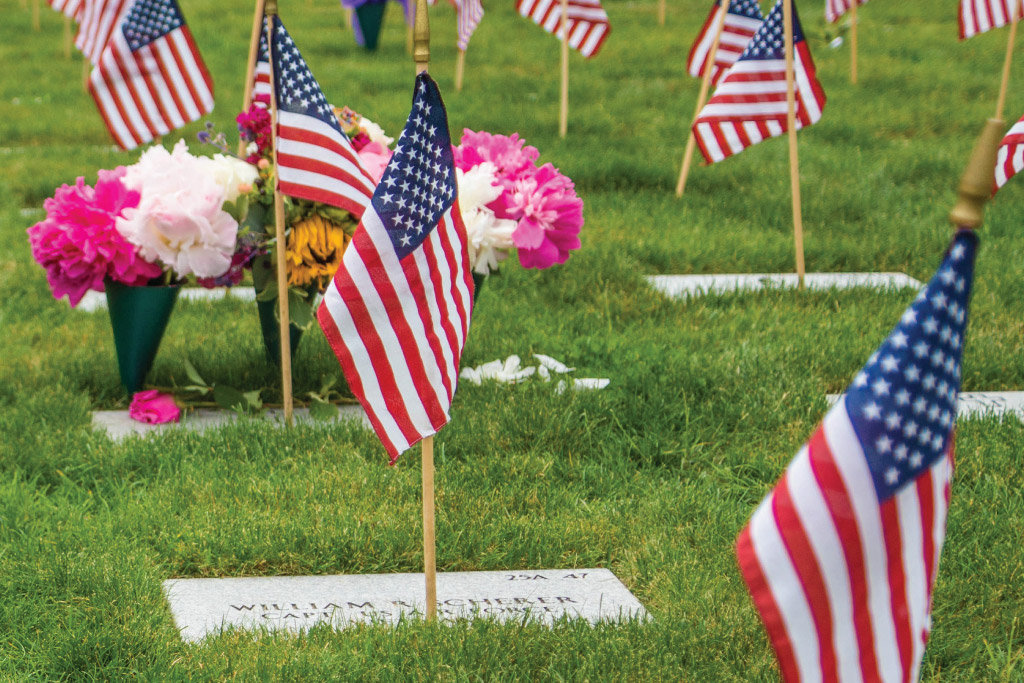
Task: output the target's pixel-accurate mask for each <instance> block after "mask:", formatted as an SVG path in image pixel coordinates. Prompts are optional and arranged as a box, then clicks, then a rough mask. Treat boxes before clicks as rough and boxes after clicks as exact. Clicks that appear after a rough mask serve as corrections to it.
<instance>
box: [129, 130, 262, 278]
mask: <svg viewBox="0 0 1024 683" xmlns="http://www.w3.org/2000/svg"><path fill="white" fill-rule="evenodd" d="M246 165H248V164H246ZM225 169H228V170H227V171H226V172H225ZM218 173H219V175H218ZM241 173H242V171H241V169H239V168H237V167H236V166H234V165H233V164H232V165H230V166H229V165H227V164H219V163H218V162H215V161H214V160H211V159H207V158H205V157H195V156H192V155H191V154H189V153H188V148H187V147H186V145H185V141H184V140H181V141H179V142H178V143H177V144H176V145H175V146H174V149H173V150H171V152H168V151H167V150H165V149H164V148H163V147H160V146H155V147H152V148H150V149H148V150H146V152H144V153H143V154H142V156H141V157H140V158H139V161H138V163H136V164H135V165H133V166H129V167H128V169H127V171H126V172H125V176H124V178H123V182H124V184H125V185H126V186H128V187H129V188H131V189H133V190H138V192H139V194H140V198H139V205H138V207H135V208H132V209H125V210H124V214H123V217H122V218H118V220H117V230H118V232H120V233H121V234H122V235H123V236H124V237H125V239H127V240H128V241H129V242H131V243H132V244H135V245H136V246H138V247H139V253H140V254H141V256H142V257H143V258H144V259H146V260H148V261H156V260H159V261H161V262H163V263H164V264H166V265H168V266H170V267H171V268H172V269H174V271H175V272H176V273H177V274H178V276H179V277H185V276H187V275H192V274H194V275H196V276H197V277H217V276H219V275H222V274H224V272H225V271H227V269H228V268H229V267H230V265H231V256H232V254H233V253H234V250H235V240H236V237H237V235H238V223H237V222H236V221H235V219H234V218H232V217H231V216H230V214H228V213H227V212H225V211H223V210H221V206H222V205H223V204H224V201H225V199H226V197H227V189H226V188H225V186H224V184H230V183H231V182H232V180H233V179H234V178H235V177H236V174H241ZM235 196H237V194H236V195H235Z"/></svg>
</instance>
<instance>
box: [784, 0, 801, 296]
mask: <svg viewBox="0 0 1024 683" xmlns="http://www.w3.org/2000/svg"><path fill="white" fill-rule="evenodd" d="M782 14H783V24H784V25H785V31H786V104H787V108H788V112H787V116H786V126H787V130H788V133H789V184H790V187H791V189H792V192H793V241H794V243H795V247H796V276H797V287H798V288H799V289H803V288H804V220H803V216H802V215H801V208H800V162H799V159H798V157H797V145H796V90H795V87H794V86H795V84H794V80H795V79H794V74H793V71H794V65H793V0H785V2H783V3H782Z"/></svg>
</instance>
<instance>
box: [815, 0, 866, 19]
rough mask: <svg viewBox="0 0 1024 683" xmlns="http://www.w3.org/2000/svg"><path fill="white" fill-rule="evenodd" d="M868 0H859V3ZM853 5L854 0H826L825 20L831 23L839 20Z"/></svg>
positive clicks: (861, 3)
mask: <svg viewBox="0 0 1024 683" xmlns="http://www.w3.org/2000/svg"><path fill="white" fill-rule="evenodd" d="M867 1H868V0H857V4H858V5H863V4H864V3H865V2H867ZM851 7H853V0H825V21H827V22H829V23H830V24H832V23H835V22H837V21H839V18H840V17H841V16H843V15H844V14H846V13H847V12H849V11H850V8H851Z"/></svg>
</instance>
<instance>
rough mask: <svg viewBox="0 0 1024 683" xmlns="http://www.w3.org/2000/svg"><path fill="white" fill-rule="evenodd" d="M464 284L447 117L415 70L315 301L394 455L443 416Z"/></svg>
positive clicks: (463, 329) (465, 317)
mask: <svg viewBox="0 0 1024 683" xmlns="http://www.w3.org/2000/svg"><path fill="white" fill-rule="evenodd" d="M472 292H473V279H472V275H471V273H470V269H469V252H468V246H467V239H466V229H465V227H464V226H463V224H462V217H461V215H460V214H459V208H458V204H457V203H456V186H455V168H454V163H453V156H452V145H451V138H450V137H449V133H448V116H447V114H446V113H445V110H444V104H443V103H442V102H441V94H440V93H439V92H438V89H437V84H436V83H434V81H433V80H431V78H430V77H429V76H428V75H427V74H425V73H422V74H420V75H419V76H418V77H417V78H416V92H415V95H414V98H413V107H412V112H411V113H410V114H409V121H408V122H407V123H406V125H405V130H404V131H402V135H401V137H400V138H399V141H398V146H397V147H396V149H395V155H394V156H393V157H392V158H391V161H390V162H389V163H388V166H387V168H386V169H385V170H384V176H383V178H382V179H381V182H380V184H379V185H378V186H377V190H376V192H374V195H373V200H372V201H371V203H370V206H369V207H368V208H367V210H366V213H365V214H363V220H362V221H361V222H360V224H359V228H358V229H356V232H355V236H354V237H353V238H352V243H351V244H350V245H349V247H348V249H346V250H345V255H344V257H343V258H342V263H341V267H340V268H338V272H337V273H336V274H335V276H334V281H333V282H332V283H331V285H330V287H328V289H327V292H326V294H325V295H324V299H323V302H322V303H321V304H320V308H319V309H318V310H317V318H318V319H319V321H320V327H321V328H323V331H324V335H325V336H326V337H327V341H328V342H329V343H330V345H331V348H332V349H333V350H334V353H335V354H336V355H337V356H338V361H339V363H340V364H341V368H342V370H343V371H344V373H345V378H346V379H347V380H348V384H349V387H350V388H351V389H352V391H353V393H355V395H356V398H358V399H359V402H360V403H361V404H362V406H363V408H364V409H365V410H366V413H367V415H368V416H369V418H370V422H371V423H372V424H373V428H374V430H376V432H377V436H378V437H380V440H381V441H382V442H383V444H384V448H385V449H386V450H387V452H388V455H389V456H390V459H391V462H392V463H394V462H395V460H396V459H397V458H398V456H399V454H401V453H402V451H404V450H406V449H407V448H409V447H410V446H412V445H413V444H415V443H416V442H417V441H419V440H420V439H423V438H425V437H427V436H430V435H432V434H434V433H436V432H437V430H439V429H440V428H441V427H442V426H444V425H445V423H447V422H448V419H449V418H448V410H449V408H450V406H451V401H452V396H453V394H454V393H455V384H456V380H457V377H458V371H459V360H460V358H461V356H462V347H463V346H464V345H465V342H466V334H467V333H468V332H469V318H470V312H471V310H472V307H473V294H472Z"/></svg>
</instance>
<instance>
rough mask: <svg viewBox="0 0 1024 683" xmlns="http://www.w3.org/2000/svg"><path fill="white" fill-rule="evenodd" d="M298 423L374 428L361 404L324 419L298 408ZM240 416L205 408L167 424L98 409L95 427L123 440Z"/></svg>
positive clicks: (277, 420)
mask: <svg viewBox="0 0 1024 683" xmlns="http://www.w3.org/2000/svg"><path fill="white" fill-rule="evenodd" d="M293 417H294V418H295V422H296V423H309V424H315V425H316V424H331V423H333V422H341V421H343V420H359V421H361V422H362V424H363V425H364V426H365V427H366V428H367V429H373V427H372V426H371V425H370V420H369V418H368V417H366V413H365V412H364V411H363V409H362V407H361V406H357V405H342V406H338V417H336V418H335V419H334V420H330V421H326V422H321V421H319V420H314V419H313V418H312V417H310V416H309V408H297V409H296V410H295V412H294V414H293ZM238 418H239V415H238V413H237V412H235V411H233V410H213V409H209V408H201V409H199V410H194V411H192V412H191V413H188V414H187V415H184V416H182V420H181V422H169V423H167V424H160V425H151V424H146V423H144V422H137V421H135V420H133V419H132V418H131V417H129V416H128V411H127V410H97V411H95V412H93V414H92V428H93V429H98V430H101V431H105V432H106V433H107V436H109V437H110V438H111V440H113V441H120V440H121V439H124V438H125V437H128V436H133V435H139V436H145V435H147V434H155V433H158V432H166V431H168V430H172V429H187V430H190V431H193V432H202V431H204V430H206V429H209V428H211V427H220V426H221V425H225V424H228V423H230V422H233V421H235V420H237V419H238ZM250 419H254V420H267V421H269V422H271V423H272V424H274V425H276V426H282V425H284V415H283V413H282V411H281V409H280V408H271V409H269V410H265V411H263V414H262V415H261V416H252V417H251V418H250Z"/></svg>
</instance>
